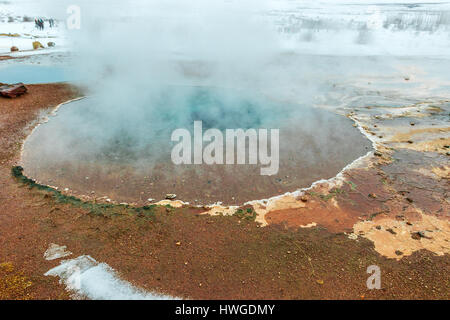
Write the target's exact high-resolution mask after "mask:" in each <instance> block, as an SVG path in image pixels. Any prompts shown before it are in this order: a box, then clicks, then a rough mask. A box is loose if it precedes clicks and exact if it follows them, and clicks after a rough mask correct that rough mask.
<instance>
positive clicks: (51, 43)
mask: <svg viewBox="0 0 450 320" xmlns="http://www.w3.org/2000/svg"><path fill="white" fill-rule="evenodd" d="M47 46H48V47H50V48H52V47H54V46H56V44H55V43H54V42H49V43H47Z"/></svg>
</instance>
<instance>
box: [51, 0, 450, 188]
mask: <svg viewBox="0 0 450 320" xmlns="http://www.w3.org/2000/svg"><path fill="white" fill-rule="evenodd" d="M61 3H64V2H61ZM65 3H66V4H71V2H70V1H67V2H65ZM79 4H80V7H81V13H82V15H81V18H82V21H81V29H80V30H73V31H71V32H70V37H71V39H72V41H73V51H74V64H75V67H76V69H77V70H78V72H79V73H80V75H77V76H76V77H74V78H76V79H83V82H82V85H83V86H84V87H85V88H86V89H87V92H88V93H89V95H90V96H91V97H90V100H89V103H90V104H91V105H90V106H89V107H82V108H79V109H78V111H79V112H78V113H76V111H74V112H75V113H76V116H73V117H67V118H66V119H65V122H64V125H65V126H67V128H74V129H73V130H72V131H71V132H70V135H71V137H72V139H74V140H78V141H83V142H84V143H85V144H86V145H91V146H93V147H92V148H87V149H86V150H92V149H95V150H102V151H104V153H106V154H108V153H110V155H111V156H112V158H114V157H116V156H117V157H118V158H119V159H121V157H122V155H113V154H112V153H111V152H112V151H113V150H114V149H115V148H114V146H116V145H117V143H118V144H119V145H121V146H124V147H125V148H121V150H123V151H124V154H125V155H135V154H138V155H139V153H140V152H141V151H142V150H144V149H146V147H147V145H148V143H149V141H155V139H153V138H154V137H159V141H160V142H161V141H168V140H169V134H168V132H167V131H170V130H168V128H186V127H187V126H188V124H189V123H192V121H193V120H203V121H206V122H207V123H209V125H210V126H214V127H216V128H230V129H233V128H239V127H256V128H258V127H260V126H267V127H268V128H270V127H277V126H284V127H286V128H299V129H300V130H303V133H304V135H302V136H296V135H295V134H294V133H292V136H291V138H289V137H288V138H286V139H285V140H284V142H285V144H287V145H289V144H290V145H291V150H293V149H295V147H296V146H297V145H296V144H297V143H298V141H296V140H295V138H296V137H299V138H298V139H299V140H301V141H300V142H301V143H302V146H304V147H305V149H304V150H302V152H303V153H304V154H306V157H305V158H306V159H308V161H310V160H313V161H315V162H316V166H317V167H320V166H325V162H322V163H320V161H322V160H323V159H324V158H326V157H327V156H328V158H329V159H330V158H331V160H333V157H336V158H339V157H340V156H338V155H336V154H334V150H333V151H331V150H330V149H328V148H329V146H330V145H331V144H333V143H334V144H336V143H337V142H336V141H335V140H333V139H334V138H336V139H342V138H343V137H344V138H346V137H351V136H352V134H351V133H349V131H348V128H347V129H345V128H344V127H345V125H344V124H343V123H341V122H339V121H335V120H333V121H329V118H328V116H325V115H324V113H321V112H311V111H310V110H311V107H313V106H314V107H317V106H321V107H326V108H331V109H337V108H338V107H341V108H342V107H349V106H356V107H360V106H366V105H367V104H369V103H374V104H383V103H385V104H391V105H392V104H401V103H404V102H405V101H411V100H413V97H415V96H418V95H419V94H420V95H422V96H427V94H429V91H431V89H430V88H433V85H431V86H430V85H429V84H428V83H427V84H426V85H423V84H420V85H419V84H418V82H413V81H410V83H408V84H405V83H404V82H405V80H404V79H409V78H410V77H411V74H413V75H422V74H425V73H426V72H425V71H424V70H425V69H426V70H427V72H428V71H430V70H431V71H432V72H434V71H440V76H443V77H445V79H446V80H450V79H449V76H448V75H447V74H442V71H441V70H443V69H444V68H443V67H442V66H444V65H447V66H448V64H449V63H448V56H449V55H450V37H449V29H450V19H449V12H450V11H449V10H450V9H449V8H450V6H449V4H448V3H444V2H442V3H432V2H430V1H422V2H421V3H419V2H418V1H406V2H405V3H392V2H389V1H384V0H382V1H377V2H376V3H372V2H371V1H363V2H361V1H352V0H351V1H331V0H327V1H321V2H311V1H300V0H298V1H274V0H270V1H269V0H267V1H260V0H258V1H257V0H240V1H232V0H230V1H224V0H200V1H194V2H193V1H188V0H180V1H175V0H168V1H152V2H151V3H149V2H148V1H141V0H134V1H127V2H124V1H117V0H114V1H96V2H92V1H80V2H79ZM60 5H62V4H60ZM55 10H56V9H54V10H49V11H50V12H52V13H54V14H57V13H58V12H56V11H55ZM65 16H66V15H65V12H59V17H60V18H64V17H65ZM424 55H427V56H430V55H432V56H433V57H434V58H436V60H435V61H432V62H430V61H431V60H426V59H424V58H423V56H424ZM405 57H407V58H405ZM434 75H435V73H433V76H434ZM440 83H444V82H442V81H441V82H440ZM168 87H171V88H177V89H176V90H172V91H170V90H169V91H168V90H167V88H168ZM198 88H214V90H216V92H220V94H219V95H220V99H212V101H213V103H208V104H201V103H199V104H198V108H197V111H196V112H195V108H192V107H186V106H189V105H191V104H190V103H189V101H190V100H189V99H190V97H192V96H198V92H199V91H198V90H199V89H198ZM427 90H428V91H427ZM400 91H401V92H402V94H403V95H401V94H399V93H398V92H400ZM168 92H169V93H168ZM433 93H434V92H433ZM242 97H250V98H249V99H247V98H242ZM257 97H263V100H264V101H263V103H259V102H257V103H255V104H254V105H253V107H251V108H249V109H248V108H247V109H246V107H245V106H243V103H242V102H243V101H255V100H256V101H259V100H258V99H259V98H257ZM83 103H86V102H83ZM193 110H194V111H193ZM196 118H198V119H196ZM286 119H287V120H286ZM88 127H89V129H88ZM310 129H312V130H315V131H313V132H308V130H310ZM93 133H94V134H93ZM321 133H323V134H321ZM308 135H309V136H308ZM166 136H167V137H166ZM165 137H166V138H165ZM308 137H313V139H310V138H308ZM150 138H151V139H150ZM351 139H353V138H348V139H347V140H348V143H350V144H353V145H354V146H358V148H360V149H358V150H355V151H354V154H350V153H347V155H348V156H354V158H353V159H355V158H357V157H358V156H360V155H361V153H362V152H364V151H365V150H364V147H365V145H364V140H362V139H361V140H359V141H354V140H351ZM311 140H313V142H314V143H313V144H308V141H311ZM338 143H339V144H338V146H343V145H344V144H345V139H344V140H339V142H338ZM48 147H49V148H54V150H53V153H54V154H65V153H67V150H66V149H64V148H63V147H65V145H64V144H59V143H57V142H56V143H53V144H49V145H48ZM170 147H171V146H170V145H167V146H166V145H164V143H153V144H152V151H153V152H154V151H156V152H154V153H152V154H153V155H154V154H158V152H157V151H158V150H160V151H161V153H162V152H163V151H164V150H166V149H167V151H169V150H170ZM58 148H60V149H59V150H58ZM147 149H148V148H147ZM73 150H77V149H73ZM327 151H328V152H329V153H328V154H327ZM49 154H51V153H49ZM69 154H70V153H69ZM318 155H320V156H318ZM73 158H74V159H76V158H79V159H80V160H82V159H83V153H77V154H73ZM137 158H140V156H137ZM288 158H289V157H288ZM134 160H138V161H139V159H134ZM340 160H344V158H340ZM345 160H347V159H345ZM351 160H352V159H348V161H351ZM329 161H330V160H329ZM280 166H283V164H282V163H280ZM343 166H344V165H338V167H339V168H338V169H337V171H339V170H340V169H341V168H342V167H343ZM286 167H290V168H295V161H292V162H291V163H290V166H289V165H286ZM116 169H117V168H116ZM111 170H112V169H111ZM303 170H304V171H308V170H309V167H308V169H306V168H303ZM299 174H300V173H299ZM285 175H288V174H285ZM216 176H217V175H216ZM280 178H281V177H280ZM209 180H210V179H209V178H207V179H205V181H209ZM222 182H223V183H227V185H230V182H229V181H222ZM278 182H279V181H278ZM80 183H81V182H80ZM155 183H156V182H155ZM172 187H174V188H175V187H176V186H175V184H174V185H172ZM206 187H207V186H206ZM235 187H236V186H233V188H235ZM167 192H171V190H167ZM144 194H145V193H144ZM230 196H231V195H230Z"/></svg>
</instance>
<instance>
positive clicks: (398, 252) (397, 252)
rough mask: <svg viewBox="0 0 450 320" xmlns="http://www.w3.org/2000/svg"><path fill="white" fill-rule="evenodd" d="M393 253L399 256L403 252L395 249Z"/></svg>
mask: <svg viewBox="0 0 450 320" xmlns="http://www.w3.org/2000/svg"><path fill="white" fill-rule="evenodd" d="M395 254H396V255H398V256H401V255H403V252H401V251H400V250H395Z"/></svg>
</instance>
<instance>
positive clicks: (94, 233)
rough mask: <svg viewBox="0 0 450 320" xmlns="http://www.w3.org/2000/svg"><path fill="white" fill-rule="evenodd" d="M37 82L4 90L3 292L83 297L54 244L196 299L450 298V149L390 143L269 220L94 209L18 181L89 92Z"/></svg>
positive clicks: (263, 208)
mask: <svg viewBox="0 0 450 320" xmlns="http://www.w3.org/2000/svg"><path fill="white" fill-rule="evenodd" d="M28 89H29V93H27V94H26V95H24V96H22V97H20V98H18V99H15V100H8V99H2V98H0V147H1V148H0V203H1V205H0V299H69V298H70V294H69V293H68V292H67V291H66V290H65V288H64V286H63V285H61V284H59V283H58V280H57V279H56V278H53V277H45V276H44V275H43V274H44V273H45V272H46V271H48V270H49V269H50V268H52V267H54V266H56V265H57V264H59V261H58V260H55V261H46V260H45V259H44V257H43V254H44V252H45V250H46V249H47V248H48V247H49V245H50V243H57V244H60V245H66V246H67V247H68V250H70V251H72V252H73V257H77V256H79V255H83V254H87V255H90V256H92V257H93V258H95V259H96V260H97V261H101V262H105V263H108V264H109V265H110V266H111V267H113V268H114V269H116V270H117V271H118V272H119V273H120V275H121V277H122V278H123V279H125V280H127V281H130V282H132V283H133V284H135V285H137V286H140V287H142V288H145V289H148V290H152V291H157V292H159V293H166V294H170V295H174V296H179V297H184V298H194V299H315V298H317V299H392V298H394V299H411V298H420V299H449V298H450V293H449V290H448V288H449V285H450V283H449V282H450V277H449V274H450V272H449V271H450V259H449V254H448V252H449V251H448V250H449V245H448V242H449V236H448V230H449V228H448V214H449V203H448V198H447V197H448V195H447V193H448V190H449V188H448V155H447V154H446V151H445V150H444V148H445V145H443V146H439V147H438V149H439V150H438V151H435V150H434V149H433V151H432V152H431V153H430V154H429V153H428V152H423V151H420V152H419V151H416V150H408V149H397V150H394V149H393V148H392V146H388V143H385V144H383V145H381V144H380V145H379V147H378V148H377V149H379V150H381V151H378V152H379V153H378V156H375V157H370V158H368V159H366V160H365V162H364V163H363V164H361V165H360V166H357V167H355V168H353V169H350V170H347V171H346V172H344V174H343V176H342V177H341V179H338V180H337V181H334V182H330V183H323V184H320V185H317V186H315V187H314V188H312V189H311V190H308V191H306V192H304V194H302V195H299V196H296V197H283V198H281V199H278V200H276V201H272V202H268V203H266V204H261V203H254V204H253V208H254V210H255V211H256V213H257V216H256V222H255V221H253V219H252V218H251V217H250V218H249V216H248V215H246V212H247V211H246V209H247V208H243V209H244V210H243V214H242V212H239V214H237V215H225V216H223V215H217V212H220V211H224V213H226V212H225V209H224V210H222V209H218V208H215V209H214V213H216V215H208V214H204V213H205V210H206V209H200V208H187V207H180V208H174V207H166V206H160V207H156V208H154V209H153V210H152V212H151V213H150V214H142V213H139V214H136V212H135V211H133V210H131V209H129V208H126V207H117V208H113V209H104V210H100V212H98V211H95V212H94V211H93V210H87V209H84V208H83V207H80V206H75V205H73V204H65V203H61V202H58V201H57V200H56V199H55V198H54V197H53V196H52V195H51V193H49V192H47V191H39V190H37V189H36V188H34V189H31V188H29V187H27V186H25V185H24V184H22V183H21V182H20V181H18V180H17V179H15V178H13V177H12V175H11V168H12V167H13V166H14V165H16V164H17V163H18V162H19V160H20V159H19V157H20V150H21V145H22V143H23V140H24V138H25V137H26V135H27V134H29V133H30V130H31V129H32V128H33V127H34V126H35V124H36V123H37V121H39V120H40V119H41V118H42V117H43V116H45V115H47V114H48V112H49V111H50V109H49V108H50V107H54V106H56V105H58V104H59V103H61V102H63V101H66V100H69V99H72V98H74V97H76V96H78V95H79V93H78V92H77V91H76V90H75V89H73V88H72V87H70V86H68V85H63V84H51V85H29V86H28ZM447 112H448V111H447ZM350 116H351V117H352V118H356V115H350ZM355 121H359V122H358V123H359V125H367V123H366V124H365V122H364V121H363V120H359V119H355ZM370 130H373V132H374V133H375V134H378V133H376V130H374V129H373V128H371V129H370ZM402 139H403V138H402ZM438 139H439V138H438ZM408 144H409V143H408ZM447 144H448V142H447ZM441 148H442V150H444V151H441ZM393 159H397V160H395V161H392V160H393ZM424 160H426V161H427V162H426V165H424V162H423V161H424ZM446 165H447V166H446ZM173 204H174V205H175V204H176V203H173ZM249 209H251V208H249ZM233 211H234V212H235V210H233ZM250 212H252V211H251V210H250ZM210 213H213V212H210ZM250 216H251V215H250ZM306 225H308V226H309V228H304V227H305V226H306ZM262 226H265V227H262ZM311 226H313V227H311ZM418 232H420V233H418ZM370 265H377V266H379V267H380V269H381V277H382V278H381V284H382V288H381V290H368V289H367V287H366V280H367V278H368V276H369V275H368V274H367V273H366V270H367V267H369V266H370Z"/></svg>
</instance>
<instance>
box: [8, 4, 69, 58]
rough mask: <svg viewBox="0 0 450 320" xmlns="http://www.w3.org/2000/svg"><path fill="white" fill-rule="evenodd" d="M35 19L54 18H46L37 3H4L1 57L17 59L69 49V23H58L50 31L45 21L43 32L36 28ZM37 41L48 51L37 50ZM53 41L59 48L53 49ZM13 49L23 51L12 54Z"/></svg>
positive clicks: (47, 16)
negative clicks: (67, 44)
mask: <svg viewBox="0 0 450 320" xmlns="http://www.w3.org/2000/svg"><path fill="white" fill-rule="evenodd" d="M35 18H42V19H50V18H52V16H50V15H46V14H45V11H44V10H41V9H39V8H38V7H37V6H36V3H35V2H31V1H24V0H19V1H0V55H1V54H10V55H11V56H14V57H17V56H24V55H26V56H28V55H33V54H38V53H51V52H61V51H64V50H65V48H66V39H65V25H64V23H65V22H64V21H56V24H57V25H56V26H55V27H53V28H50V26H49V23H48V21H45V29H44V30H42V31H41V30H38V29H37V28H35V24H34V19H35ZM34 41H39V42H40V43H41V44H42V45H43V46H44V47H45V49H39V50H33V42H34ZM49 42H54V43H55V47H53V48H49V47H48V43H49ZM13 46H15V47H17V48H19V50H20V52H15V53H11V52H10V51H11V47H13Z"/></svg>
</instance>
